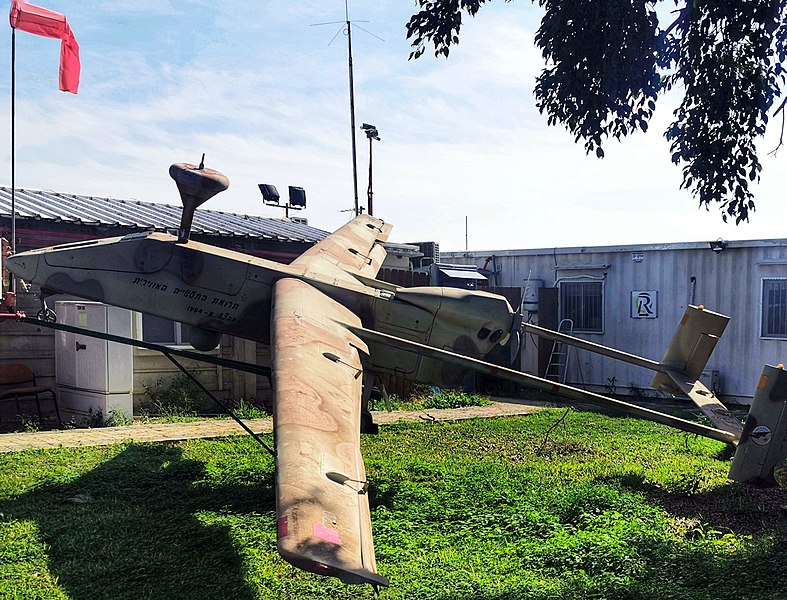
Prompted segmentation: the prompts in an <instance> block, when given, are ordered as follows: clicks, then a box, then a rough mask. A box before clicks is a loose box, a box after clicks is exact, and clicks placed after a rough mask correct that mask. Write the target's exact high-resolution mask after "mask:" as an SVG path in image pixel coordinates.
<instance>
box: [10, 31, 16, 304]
mask: <svg viewBox="0 0 787 600" xmlns="http://www.w3.org/2000/svg"><path fill="white" fill-rule="evenodd" d="M11 253H12V254H16V29H15V28H14V27H12V28H11ZM11 291H12V292H13V293H14V294H16V275H14V274H13V273H12V274H11Z"/></svg>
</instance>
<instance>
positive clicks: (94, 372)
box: [55, 302, 134, 423]
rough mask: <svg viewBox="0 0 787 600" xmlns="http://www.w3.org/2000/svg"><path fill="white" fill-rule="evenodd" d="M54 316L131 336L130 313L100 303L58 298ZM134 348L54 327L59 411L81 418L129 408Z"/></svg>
mask: <svg viewBox="0 0 787 600" xmlns="http://www.w3.org/2000/svg"><path fill="white" fill-rule="evenodd" d="M55 312H56V313H57V316H58V321H59V322H61V323H63V324H65V325H71V326H74V327H81V328H84V329H89V330H91V331H97V332H100V333H110V334H112V335H118V336H122V337H126V338H130V337H131V321H132V313H131V311H129V310H126V309H125V308H118V307H116V306H108V305H106V304H101V303H99V302H56V303H55ZM133 375H134V364H133V354H132V347H131V346H128V345H125V344H118V343H114V342H108V341H106V340H101V339H98V338H94V337H89V336H86V335H80V334H78V333H70V332H65V331H58V332H56V336H55V377H56V381H55V382H56V384H57V387H58V394H59V398H60V406H61V410H63V411H64V412H66V413H68V414H69V418H71V417H73V418H75V420H76V421H77V423H79V422H80V419H83V418H85V417H95V415H96V414H97V413H99V412H100V413H101V414H102V416H103V417H104V418H107V417H109V415H110V413H111V412H113V411H115V412H117V411H119V412H122V413H124V414H125V415H126V416H128V417H131V416H132V413H133V396H132V388H133V380H134V377H133Z"/></svg>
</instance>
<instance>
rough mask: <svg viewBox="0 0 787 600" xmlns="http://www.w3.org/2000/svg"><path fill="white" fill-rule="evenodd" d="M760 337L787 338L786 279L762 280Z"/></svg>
mask: <svg viewBox="0 0 787 600" xmlns="http://www.w3.org/2000/svg"><path fill="white" fill-rule="evenodd" d="M761 331H762V337H772V338H787V279H763V280H762V329H761Z"/></svg>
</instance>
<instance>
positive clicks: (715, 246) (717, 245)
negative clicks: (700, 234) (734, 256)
mask: <svg viewBox="0 0 787 600" xmlns="http://www.w3.org/2000/svg"><path fill="white" fill-rule="evenodd" d="M708 245H709V246H710V249H711V250H713V251H714V252H715V253H716V254H718V253H719V252H721V251H722V250H726V249H727V243H726V242H725V241H724V240H722V239H721V238H719V239H718V240H715V241H713V242H708Z"/></svg>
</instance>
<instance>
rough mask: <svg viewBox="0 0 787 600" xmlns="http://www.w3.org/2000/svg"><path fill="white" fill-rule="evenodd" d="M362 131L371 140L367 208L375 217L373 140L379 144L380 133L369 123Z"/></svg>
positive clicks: (365, 124)
mask: <svg viewBox="0 0 787 600" xmlns="http://www.w3.org/2000/svg"><path fill="white" fill-rule="evenodd" d="M361 129H363V130H364V132H366V138H367V139H368V140H369V188H368V189H367V190H366V195H367V198H368V200H369V204H368V207H367V212H368V213H369V214H370V215H374V203H373V201H372V140H377V141H378V142H379V141H380V133H379V132H378V131H377V127H375V126H374V125H369V124H368V123H364V124H363V125H361Z"/></svg>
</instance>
